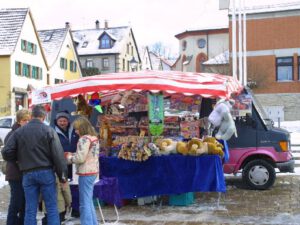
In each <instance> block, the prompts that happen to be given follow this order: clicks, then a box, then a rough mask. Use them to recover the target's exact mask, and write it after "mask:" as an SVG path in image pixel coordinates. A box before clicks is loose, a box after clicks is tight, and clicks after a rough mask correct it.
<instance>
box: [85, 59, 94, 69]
mask: <svg viewBox="0 0 300 225" xmlns="http://www.w3.org/2000/svg"><path fill="white" fill-rule="evenodd" d="M86 67H87V68H91V67H94V63H93V60H92V59H87V60H86Z"/></svg>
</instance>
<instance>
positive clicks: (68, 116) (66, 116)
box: [56, 112, 70, 120]
mask: <svg viewBox="0 0 300 225" xmlns="http://www.w3.org/2000/svg"><path fill="white" fill-rule="evenodd" d="M61 117H64V118H66V119H68V120H70V114H69V113H67V112H59V113H57V114H56V120H58V119H59V118H61Z"/></svg>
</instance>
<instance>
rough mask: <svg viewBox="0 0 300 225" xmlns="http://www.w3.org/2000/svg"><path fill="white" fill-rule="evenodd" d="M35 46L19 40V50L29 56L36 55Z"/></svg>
mask: <svg viewBox="0 0 300 225" xmlns="http://www.w3.org/2000/svg"><path fill="white" fill-rule="evenodd" d="M36 48H37V47H36V44H33V43H31V42H29V41H25V40H21V50H22V51H23V52H28V53H31V54H36Z"/></svg>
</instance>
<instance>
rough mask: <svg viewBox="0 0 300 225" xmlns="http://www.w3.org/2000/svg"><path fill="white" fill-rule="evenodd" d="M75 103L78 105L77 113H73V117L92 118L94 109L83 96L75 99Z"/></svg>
mask: <svg viewBox="0 0 300 225" xmlns="http://www.w3.org/2000/svg"><path fill="white" fill-rule="evenodd" d="M74 103H75V104H76V111H75V112H72V113H71V115H82V116H86V117H88V118H90V116H91V114H92V111H93V108H92V107H91V106H89V105H88V103H87V102H86V100H85V98H84V96H83V95H78V96H77V97H76V98H75V99H74Z"/></svg>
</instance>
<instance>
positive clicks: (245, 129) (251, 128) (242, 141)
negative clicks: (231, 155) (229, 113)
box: [228, 107, 261, 149]
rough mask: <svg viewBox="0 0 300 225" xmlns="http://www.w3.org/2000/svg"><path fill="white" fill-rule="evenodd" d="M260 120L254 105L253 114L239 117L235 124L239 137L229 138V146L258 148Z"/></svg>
mask: <svg viewBox="0 0 300 225" xmlns="http://www.w3.org/2000/svg"><path fill="white" fill-rule="evenodd" d="M260 124H261V123H260V120H259V117H258V113H257V112H256V110H255V108H254V107H252V115H247V116H245V117H237V118H236V119H235V126H236V129H237V135H238V137H235V136H232V137H231V139H230V140H228V145H229V148H231V149H232V148H249V147H251V148H255V149H256V148H257V133H258V129H259V127H260Z"/></svg>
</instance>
